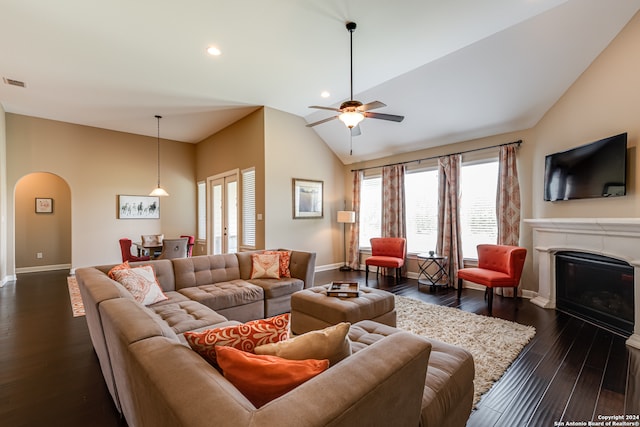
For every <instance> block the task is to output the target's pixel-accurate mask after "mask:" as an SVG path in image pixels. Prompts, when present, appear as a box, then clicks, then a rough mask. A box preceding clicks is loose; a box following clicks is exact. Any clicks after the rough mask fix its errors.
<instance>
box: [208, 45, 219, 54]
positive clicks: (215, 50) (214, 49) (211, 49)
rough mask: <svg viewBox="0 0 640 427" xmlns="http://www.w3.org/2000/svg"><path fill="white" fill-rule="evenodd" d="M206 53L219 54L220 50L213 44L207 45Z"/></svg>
mask: <svg viewBox="0 0 640 427" xmlns="http://www.w3.org/2000/svg"><path fill="white" fill-rule="evenodd" d="M207 53H208V54H209V55H211V56H220V54H221V53H222V52H221V51H220V49H218V48H217V47H215V46H209V47H208V48H207Z"/></svg>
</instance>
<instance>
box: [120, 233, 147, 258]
mask: <svg viewBox="0 0 640 427" xmlns="http://www.w3.org/2000/svg"><path fill="white" fill-rule="evenodd" d="M120 252H121V253H122V262H125V261H149V260H150V259H151V257H148V256H135V255H133V254H131V239H126V238H125V239H120Z"/></svg>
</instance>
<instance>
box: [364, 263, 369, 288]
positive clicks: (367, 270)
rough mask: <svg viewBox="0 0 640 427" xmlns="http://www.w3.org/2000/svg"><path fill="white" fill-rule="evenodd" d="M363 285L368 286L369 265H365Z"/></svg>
mask: <svg viewBox="0 0 640 427" xmlns="http://www.w3.org/2000/svg"><path fill="white" fill-rule="evenodd" d="M365 271H366V273H365V275H364V285H365V286H369V264H367V265H365Z"/></svg>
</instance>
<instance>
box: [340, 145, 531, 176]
mask: <svg viewBox="0 0 640 427" xmlns="http://www.w3.org/2000/svg"><path fill="white" fill-rule="evenodd" d="M511 144H518V147H519V146H520V144H522V140H521V139H519V140H517V141H513V142H505V143H504V144H496V145H490V146H489V147H482V148H472V149H470V150H465V151H459V152H457V153H449V154H442V155H439V156H431V157H425V158H422V159H416V160H407V161H406V162H396V163H389V164H386V165H380V166H369V167H366V168H360V169H351V172H358V171H366V170H369V169H377V168H384V167H386V166H395V165H406V164H409V163H420V162H423V161H425V160H433V159H437V158H439V157H444V156H453V155H454V154H466V153H472V152H474V151H482V150H488V149H490V148H497V147H504V146H505V145H511Z"/></svg>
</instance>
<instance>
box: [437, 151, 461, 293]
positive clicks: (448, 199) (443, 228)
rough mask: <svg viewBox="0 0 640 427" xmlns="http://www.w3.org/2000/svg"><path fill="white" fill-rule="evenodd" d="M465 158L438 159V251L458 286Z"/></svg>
mask: <svg viewBox="0 0 640 427" xmlns="http://www.w3.org/2000/svg"><path fill="white" fill-rule="evenodd" d="M461 158H462V156H461V155H460V154H452V155H450V156H444V157H440V158H438V240H437V243H436V250H437V252H438V254H439V255H442V256H446V257H447V259H448V268H447V270H448V273H449V280H450V281H451V283H453V284H454V286H456V284H457V283H458V280H457V278H458V270H459V269H460V268H462V267H463V261H462V243H461V240H460V168H461V162H462V160H461Z"/></svg>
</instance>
